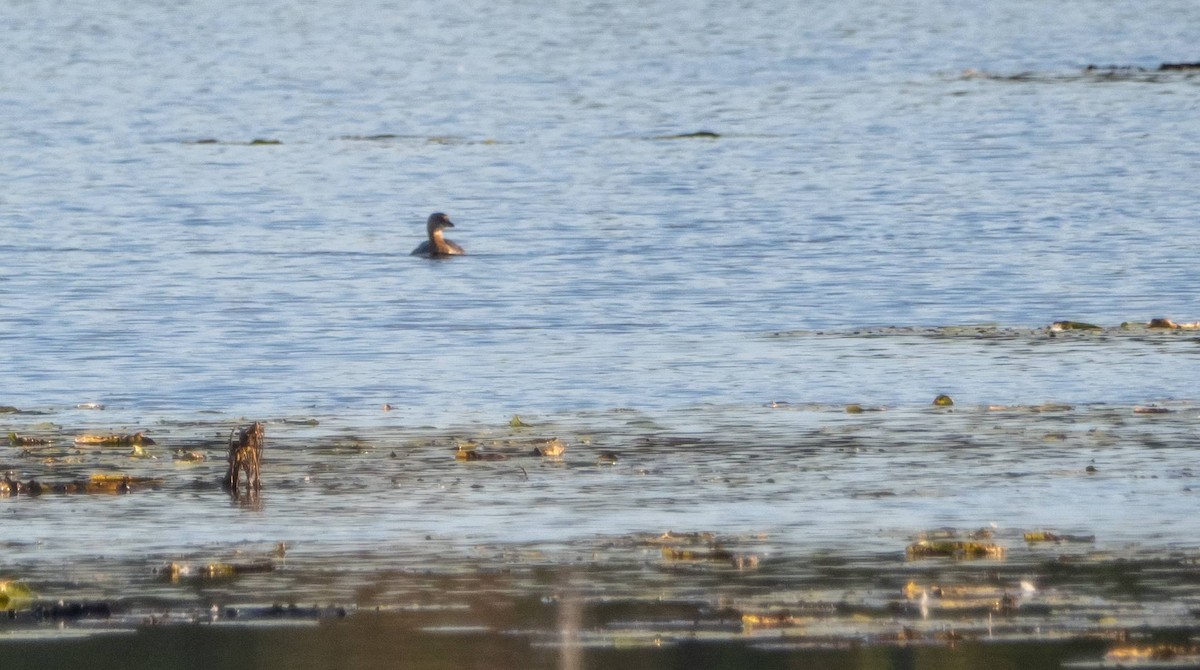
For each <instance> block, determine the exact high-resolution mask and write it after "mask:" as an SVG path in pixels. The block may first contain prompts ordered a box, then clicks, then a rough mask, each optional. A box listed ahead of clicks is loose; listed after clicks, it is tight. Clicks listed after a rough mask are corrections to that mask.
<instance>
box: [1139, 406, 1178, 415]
mask: <svg viewBox="0 0 1200 670" xmlns="http://www.w3.org/2000/svg"><path fill="white" fill-rule="evenodd" d="M1133 413H1134V414H1170V413H1171V410H1169V409H1167V408H1166V407H1157V406H1154V405H1151V406H1148V407H1134V408H1133Z"/></svg>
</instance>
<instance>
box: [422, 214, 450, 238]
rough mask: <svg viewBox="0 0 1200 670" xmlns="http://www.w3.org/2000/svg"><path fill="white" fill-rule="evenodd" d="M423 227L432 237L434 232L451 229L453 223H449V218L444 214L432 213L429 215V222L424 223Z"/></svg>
mask: <svg viewBox="0 0 1200 670" xmlns="http://www.w3.org/2000/svg"><path fill="white" fill-rule="evenodd" d="M425 227H426V228H427V229H428V230H429V234H430V235H432V234H433V232H434V231H435V230H442V229H443V228H453V227H454V223H453V222H452V221H450V217H448V216H446V215H445V214H443V213H441V212H434V213H433V214H430V215H429V221H426V222H425Z"/></svg>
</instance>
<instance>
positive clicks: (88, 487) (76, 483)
mask: <svg viewBox="0 0 1200 670" xmlns="http://www.w3.org/2000/svg"><path fill="white" fill-rule="evenodd" d="M162 485H163V480H161V479H158V478H156V477H132V476H130V475H122V474H96V475H92V476H91V477H90V478H88V479H76V480H72V481H60V482H39V481H38V480H36V479H30V480H29V481H28V482H22V481H19V480H16V479H11V478H9V477H7V476H6V477H5V478H4V479H0V497H4V496H14V495H28V496H38V495H43V494H47V493H132V492H133V491H137V490H142V489H157V488H160V487H162Z"/></svg>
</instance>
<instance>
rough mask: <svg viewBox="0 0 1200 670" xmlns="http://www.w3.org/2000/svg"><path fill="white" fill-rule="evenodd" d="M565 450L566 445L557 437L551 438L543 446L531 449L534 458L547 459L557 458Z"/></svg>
mask: <svg viewBox="0 0 1200 670" xmlns="http://www.w3.org/2000/svg"><path fill="white" fill-rule="evenodd" d="M566 450H567V445H566V444H563V441H562V440H560V439H558V438H557V437H552V438H550V439H549V440H547V441H546V443H545V444H541V445H538V446H536V447H534V448H533V455H534V456H546V457H549V458H557V457H560V456H562V455H563V452H565V451H566Z"/></svg>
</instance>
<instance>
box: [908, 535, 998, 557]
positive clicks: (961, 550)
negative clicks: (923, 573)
mask: <svg viewBox="0 0 1200 670" xmlns="http://www.w3.org/2000/svg"><path fill="white" fill-rule="evenodd" d="M905 554H906V555H907V556H908V558H909V559H910V560H916V559H921V558H958V559H974V558H1004V554H1005V549H1004V547H1002V546H1000V545H997V544H992V543H989V542H973V541H969V540H918V541H917V542H914V543H913V544H910V545H908V547H907V548H906V549H905Z"/></svg>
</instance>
